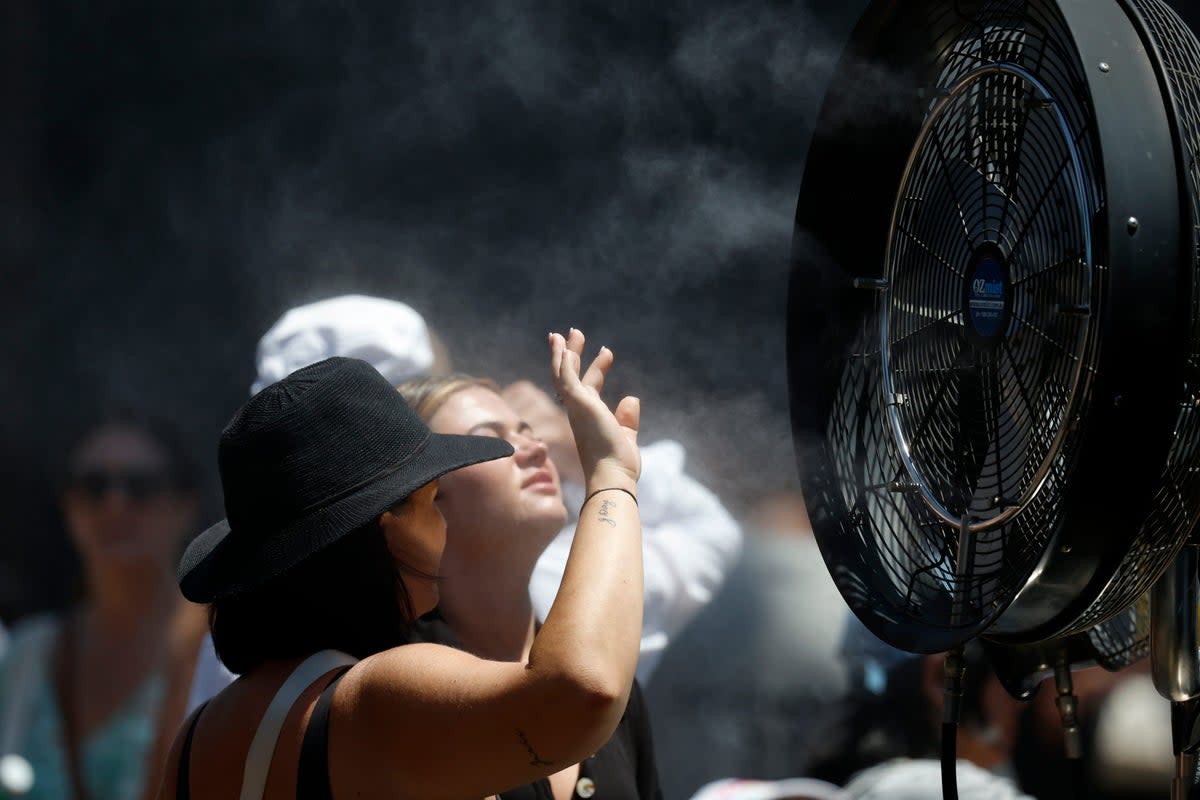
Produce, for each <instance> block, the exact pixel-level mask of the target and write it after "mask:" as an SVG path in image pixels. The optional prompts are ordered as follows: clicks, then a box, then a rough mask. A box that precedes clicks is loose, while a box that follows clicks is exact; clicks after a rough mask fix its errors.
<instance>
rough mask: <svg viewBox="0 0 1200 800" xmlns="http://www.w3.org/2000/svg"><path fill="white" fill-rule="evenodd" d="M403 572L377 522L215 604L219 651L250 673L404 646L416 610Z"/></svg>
mask: <svg viewBox="0 0 1200 800" xmlns="http://www.w3.org/2000/svg"><path fill="white" fill-rule="evenodd" d="M400 570H401V567H398V566H397V565H396V561H395V559H394V558H393V556H392V554H391V551H390V550H389V549H388V546H387V541H386V540H385V539H384V535H383V531H382V529H381V528H380V526H379V522H378V520H372V521H371V522H368V523H367V524H366V525H363V526H362V527H360V528H358V529H357V530H354V531H352V532H351V533H348V534H346V535H345V536H343V537H342V538H341V539H339V540H338V541H336V542H334V543H333V544H331V545H330V546H329V547H327V548H325V549H324V550H322V551H320V552H319V553H317V554H316V555H313V556H311V557H309V558H308V559H306V560H304V561H302V562H301V563H300V564H298V565H297V566H295V567H293V568H292V569H290V570H288V571H287V572H285V573H283V574H282V575H280V576H278V577H276V578H273V579H271V580H270V581H268V582H267V583H264V584H263V585H262V586H260V587H258V588H256V589H254V590H252V591H250V592H246V593H242V594H237V595H233V596H230V597H226V598H221V599H219V600H217V601H215V602H214V603H213V604H212V606H211V608H210V609H209V624H210V625H211V627H212V639H213V646H214V648H215V649H216V651H217V655H218V656H219V657H220V659H221V661H222V662H223V663H224V664H225V666H227V667H228V668H229V669H230V670H232V671H233V672H235V673H245V672H249V671H250V670H251V669H253V668H254V667H256V666H258V665H259V664H262V663H264V662H266V661H272V660H275V659H286V658H299V657H301V656H307V655H311V654H313V653H315V652H317V651H319V650H327V649H333V650H341V651H343V652H345V653H349V654H350V655H352V656H354V657H355V658H360V659H361V658H366V657H367V656H369V655H373V654H375V653H379V652H382V651H383V650H387V649H389V648H391V647H395V646H397V645H401V644H404V643H405V642H406V641H407V635H408V629H409V626H410V625H411V624H412V622H413V609H412V600H411V598H410V597H409V594H408V591H407V589H406V588H405V586H404V582H403V581H402V580H401V578H400ZM425 577H430V576H425Z"/></svg>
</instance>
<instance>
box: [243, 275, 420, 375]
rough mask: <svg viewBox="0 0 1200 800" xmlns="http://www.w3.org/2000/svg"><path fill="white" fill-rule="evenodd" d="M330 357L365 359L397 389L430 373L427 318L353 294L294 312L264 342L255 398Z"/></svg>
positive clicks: (391, 303)
mask: <svg viewBox="0 0 1200 800" xmlns="http://www.w3.org/2000/svg"><path fill="white" fill-rule="evenodd" d="M330 356H349V357H351V358H361V359H362V360H364V361H366V362H368V363H369V364H371V366H373V367H375V369H377V370H379V372H380V373H382V374H383V377H385V378H387V379H388V380H389V381H390V382H391V383H392V385H398V384H400V383H403V382H404V381H406V380H409V379H410V378H416V377H419V376H422V375H426V374H428V373H429V370H430V368H431V367H432V366H433V347H432V345H431V343H430V338H429V329H428V328H427V327H426V326H425V320H424V319H422V318H421V315H420V314H418V313H417V312H416V311H414V310H413V309H412V308H410V307H409V306H406V305H405V304H404V303H398V302H396V301H395V300H385V299H383V298H380V297H368V296H367V295H361V294H347V295H342V296H340V297H331V298H329V299H327V300H320V301H318V302H315V303H310V304H308V305H305V306H298V307H296V308H293V309H291V310H290V311H288V312H287V313H286V314H284V315H283V316H282V317H280V318H279V321H278V322H276V323H275V324H274V325H273V326H272V327H271V329H270V330H268V331H267V332H266V333H265V334H263V337H262V338H261V339H260V340H259V341H258V355H257V358H256V361H257V365H258V377H257V378H255V380H254V385H253V386H251V387H250V393H251V394H257V393H258V392H260V391H262V390H263V389H265V388H266V387H267V386H270V385H271V384H272V383H275V382H276V381H279V380H282V379H283V378H285V377H287V376H288V375H290V374H292V373H293V372H295V371H296V370H298V369H300V368H301V367H307V366H308V365H309V364H314V363H316V362H317V361H320V360H322V359H325V358H329V357H330Z"/></svg>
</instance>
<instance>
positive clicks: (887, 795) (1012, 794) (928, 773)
mask: <svg viewBox="0 0 1200 800" xmlns="http://www.w3.org/2000/svg"><path fill="white" fill-rule="evenodd" d="M956 766H957V769H956V775H957V784H958V796H959V798H961V800H1033V798H1031V797H1030V796H1029V795H1027V794H1024V793H1023V792H1021V790H1020V789H1018V788H1017V787H1016V786H1015V785H1014V784H1013V783H1012V781H1010V780H1008V779H1007V778H1004V777H1001V776H1000V775H995V774H993V773H991V772H988V771H987V770H984V769H980V768H979V767H977V766H975V765H974V764H972V763H971V762H969V761H965V760H962V759H959V761H958V763H957V765H956ZM941 798H942V765H941V763H940V762H938V761H935V760H933V759H914V760H911V761H910V760H908V759H896V760H894V761H886V762H884V763H882V764H879V765H877V766H874V767H871V768H870V769H866V770H863V771H862V772H860V773H858V774H857V775H855V776H854V778H853V779H852V780H851V781H850V782H849V783H847V784H846V788H845V789H843V790H842V793H841V794H839V795H838V800H941Z"/></svg>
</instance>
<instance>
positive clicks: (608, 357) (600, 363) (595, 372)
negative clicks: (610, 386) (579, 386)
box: [582, 347, 613, 392]
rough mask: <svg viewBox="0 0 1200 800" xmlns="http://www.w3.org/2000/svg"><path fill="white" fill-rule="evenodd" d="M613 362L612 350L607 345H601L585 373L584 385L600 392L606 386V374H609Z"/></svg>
mask: <svg viewBox="0 0 1200 800" xmlns="http://www.w3.org/2000/svg"><path fill="white" fill-rule="evenodd" d="M612 363H613V354H612V350H609V349H608V348H607V347H601V348H600V352H599V353H597V354H596V357H595V358H594V359H592V364H591V366H589V367H588V369H587V372H585V373H584V374H583V378H582V381H583V385H584V386H588V387H590V388H592V389H595V390H596V391H597V392H599V391H600V390H601V389H602V388H604V376H605V375H607V374H608V368H609V367H611V366H612Z"/></svg>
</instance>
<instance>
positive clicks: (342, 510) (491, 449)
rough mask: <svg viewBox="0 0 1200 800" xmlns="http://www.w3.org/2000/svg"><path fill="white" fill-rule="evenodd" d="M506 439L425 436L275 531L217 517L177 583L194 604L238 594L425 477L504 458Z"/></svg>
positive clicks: (194, 545)
mask: <svg viewBox="0 0 1200 800" xmlns="http://www.w3.org/2000/svg"><path fill="white" fill-rule="evenodd" d="M512 453H513V448H512V445H510V444H509V443H508V442H506V441H504V440H503V439H497V438H495V437H490V436H460V435H455V434H439V433H435V434H432V435H430V437H429V439H428V441H427V443H426V445H425V447H424V448H422V449H421V450H420V451H419V452H418V453H416V454H415V455H414V456H413V457H412V458H411V459H409V460H408V461H406V462H404V463H403V464H400V465H397V469H396V470H395V471H393V472H390V473H388V474H386V475H383V476H381V477H379V478H377V479H376V480H374V481H372V482H371V483H369V484H366V485H364V486H361V487H359V488H358V489H356V490H355V491H354V492H352V493H351V494H348V495H346V496H344V497H341V498H338V499H337V500H336V501H334V502H332V503H329V504H328V505H325V506H322V507H320V508H318V509H316V510H314V511H312V512H310V513H308V514H306V515H305V516H303V517H301V518H300V519H297V520H293V521H291V522H289V523H287V524H286V525H283V526H281V527H280V528H279V529H278V530H276V531H273V532H270V533H264V532H261V531H254V532H245V533H246V535H241V534H239V533H237V532H235V531H233V530H232V529H231V527H230V525H229V522H228V520H221V521H220V522H218V523H217V524H216V525H213V526H212V527H210V528H208V529H207V530H205V531H204V532H203V533H201V534H200V535H199V536H197V537H196V538H195V539H193V540H192V542H191V544H189V545H188V547H187V550H185V551H184V554H183V558H182V559H180V562H179V571H178V577H179V587H180V589H181V590H182V592H183V596H184V597H186V598H187V599H188V600H191V601H192V602H195V603H211V602H212V601H213V600H217V599H220V598H222V597H227V596H229V595H234V594H240V593H243V592H246V591H249V590H251V589H254V588H255V587H257V586H259V585H261V584H262V583H264V582H266V581H268V580H270V579H271V578H274V577H276V576H278V575H281V574H283V573H284V572H286V571H287V570H289V569H291V568H292V567H294V566H296V565H297V564H299V563H300V562H301V561H303V560H305V559H306V558H308V557H309V556H311V555H313V554H314V553H317V552H319V551H321V550H322V549H324V548H325V547H328V546H329V545H331V544H333V543H334V542H336V541H337V540H338V539H340V538H342V537H343V536H345V535H346V534H347V533H350V532H351V531H353V530H355V529H357V528H359V527H361V526H362V525H365V524H366V523H367V522H369V521H370V520H372V519H374V518H376V517H378V516H379V515H380V514H382V513H383V512H384V511H386V510H387V509H389V508H391V507H392V506H394V505H395V504H396V503H398V502H400V501H401V500H403V499H404V498H406V497H408V496H409V495H410V494H412V493H413V492H414V491H416V490H417V489H419V488H421V487H422V486H424V485H425V484H427V483H429V482H430V481H432V480H434V479H435V478H439V477H441V476H442V475H445V474H446V473H448V472H453V471H454V470H456V469H461V468H462V467H469V466H471V465H472V464H479V463H481V462H484V461H493V460H495V459H497V458H504V457H506V456H510V455H512Z"/></svg>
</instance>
